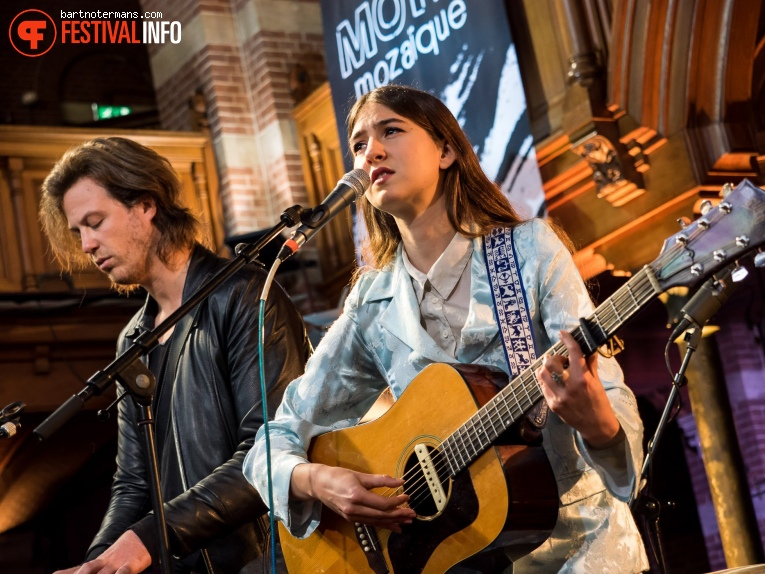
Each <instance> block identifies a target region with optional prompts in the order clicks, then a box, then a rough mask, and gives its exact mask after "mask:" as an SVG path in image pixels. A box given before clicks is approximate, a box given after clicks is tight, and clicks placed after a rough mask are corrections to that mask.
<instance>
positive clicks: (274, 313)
mask: <svg viewBox="0 0 765 574" xmlns="http://www.w3.org/2000/svg"><path fill="white" fill-rule="evenodd" d="M224 264H225V260H224V259H221V258H219V257H217V256H216V255H215V254H213V253H212V252H210V251H208V250H207V249H205V248H203V247H201V246H197V247H196V248H195V249H194V252H193V254H192V258H191V263H190V266H189V272H188V275H187V278H186V284H185V285H184V290H183V299H184V300H186V299H187V297H188V296H189V295H190V294H192V293H193V292H194V291H195V290H196V288H197V287H198V286H199V285H200V284H201V283H202V282H203V281H204V280H205V279H206V278H207V277H208V276H209V275H211V274H212V273H214V272H215V271H217V270H218V269H220V268H221V267H222V266H223V265H224ZM264 280H265V273H264V272H263V271H262V270H260V269H257V268H256V267H255V266H254V265H248V266H245V268H243V269H241V270H239V271H238V272H237V273H236V274H235V275H234V276H233V277H231V278H229V279H228V280H227V281H226V282H225V283H224V284H223V285H221V286H220V287H219V288H218V289H217V290H216V291H215V292H214V293H213V294H212V295H211V296H210V297H209V298H208V299H207V300H205V301H203V302H202V303H201V304H200V305H199V307H197V309H196V313H195V314H194V319H193V322H192V323H191V327H190V329H189V331H188V335H187V337H186V340H185V344H184V345H183V348H182V350H181V352H180V356H179V359H178V363H177V370H176V376H175V379H174V382H173V385H172V396H171V402H170V404H169V408H168V409H167V411H166V412H168V413H169V417H168V420H166V421H165V427H166V429H167V430H166V432H167V436H165V437H159V438H158V440H160V441H161V440H163V439H164V444H165V448H164V449H163V451H162V452H161V453H160V460H159V464H160V471H161V473H162V475H161V478H162V491H163V496H164V500H165V514H166V519H167V524H168V534H169V538H170V550H171V553H172V554H173V555H175V556H177V557H188V556H189V555H191V557H190V558H187V561H191V562H193V563H196V564H197V566H196V567H195V570H197V569H198V568H199V564H201V563H202V561H207V560H209V562H210V563H212V570H213V572H214V573H215V574H224V573H225V574H229V573H237V572H241V573H248V574H249V573H254V572H260V571H261V567H262V563H263V560H262V558H260V556H261V554H262V551H263V549H264V547H265V546H266V535H267V521H264V520H263V518H262V515H263V514H264V513H265V512H266V510H267V508H266V506H265V504H264V503H263V501H262V500H261V498H260V495H259V494H258V493H257V491H256V490H255V489H254V488H253V487H252V486H250V485H249V484H248V482H247V481H246V480H245V478H244V476H243V475H242V461H243V460H244V457H245V455H246V454H247V451H248V450H249V449H250V447H251V446H252V444H253V441H254V439H255V433H256V432H257V430H258V428H260V425H261V424H262V422H263V416H262V405H261V393H260V378H259V369H258V328H257V326H258V305H259V298H260V294H261V289H262V286H263V283H264ZM155 312H156V302H155V301H154V300H153V299H152V298H151V297H149V298H148V299H147V302H146V305H144V307H143V309H141V311H139V312H138V313H137V314H136V315H135V316H134V317H133V319H132V320H131V321H130V322H129V323H128V324H127V326H126V327H125V329H124V330H123V331H122V333H121V335H120V338H119V343H118V352H120V353H121V352H123V351H124V350H125V349H126V348H127V347H128V346H129V345H130V344H131V343H132V340H133V339H134V338H135V337H136V336H137V335H139V334H140V333H141V332H143V331H144V330H146V329H149V328H152V327H153V326H154V313H155ZM179 327H180V324H179V325H176V327H175V332H174V333H173V335H172V337H171V338H170V340H169V342H168V344H169V345H172V344H173V343H174V341H173V339H174V338H175V337H176V335H178V334H179V333H182V332H183V329H179ZM265 332H266V336H265V342H264V348H265V371H266V385H267V388H268V389H269V396H268V406H269V413H270V416H273V413H274V411H275V410H276V407H277V406H278V404H279V402H280V400H281V397H282V393H283V392H284V389H285V387H286V386H287V384H288V383H289V382H290V381H292V380H293V379H295V378H296V377H298V376H299V375H301V374H302V373H303V367H304V365H305V361H306V360H307V358H308V354H309V353H310V349H311V347H310V343H309V342H308V339H307V337H306V334H305V328H304V325H303V322H302V320H301V318H300V315H299V313H298V311H297V310H296V309H295V307H294V305H293V304H292V302H291V301H290V299H289V298H288V297H287V295H286V294H285V293H284V291H283V290H282V289H281V288H280V287H279V286H278V285H276V284H274V285H273V286H272V288H271V291H270V293H269V296H268V302H267V305H266V312H265ZM176 344H177V342H176ZM170 348H172V347H170ZM169 353H170V354H169V356H172V352H169ZM166 369H170V365H169V362H168V365H166ZM168 372H170V371H168ZM158 396H159V394H158ZM161 400H162V401H165V400H167V397H164V398H162V399H161ZM155 402H156V397H155ZM161 412H163V411H162V410H160V413H161ZM138 415H139V410H138V408H137V407H136V406H135V405H134V403H133V401H132V400H124V401H122V402H121V403H120V407H119V436H118V441H119V442H118V454H117V472H116V474H115V477H114V483H113V485H112V496H111V501H110V503H109V508H108V510H107V512H106V516H105V517H104V520H103V523H102V525H101V529H100V531H99V532H98V534H97V535H96V537H95V539H94V540H93V543H92V545H91V548H90V550H89V551H88V558H89V559H92V558H93V557H95V556H97V555H98V554H100V553H101V552H103V551H104V550H105V549H106V548H107V547H108V546H109V545H110V544H112V543H113V542H114V541H115V540H116V539H117V538H119V536H120V535H121V534H122V533H123V532H125V531H126V530H127V529H132V530H133V531H134V532H135V533H136V534H138V536H139V538H141V540H142V541H143V542H144V544H145V545H146V546H147V548H148V549H149V551H150V553H152V558H153V563H154V564H156V562H157V548H158V541H157V540H156V536H155V531H154V520H153V514H150V515H148V516H147V513H148V512H150V511H151V497H150V491H149V488H148V482H147V465H146V463H145V456H144V450H145V448H144V441H143V435H142V434H141V433H139V431H138V426H137V424H136V420H137V417H138ZM160 416H161V415H160ZM157 428H161V421H158V423H157ZM201 549H206V551H205V552H203V553H202V554H201V555H199V556H198V555H194V553H195V552H197V551H199V550H201ZM205 554H206V556H205ZM207 568H208V570H209V569H210V567H209V565H208V567H207ZM210 574H212V572H211V573H210Z"/></svg>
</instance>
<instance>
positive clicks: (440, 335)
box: [401, 233, 473, 357]
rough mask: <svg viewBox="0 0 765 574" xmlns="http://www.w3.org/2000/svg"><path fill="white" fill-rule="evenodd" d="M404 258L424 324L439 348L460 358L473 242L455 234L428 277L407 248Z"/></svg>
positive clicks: (402, 251) (404, 251)
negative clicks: (411, 257) (410, 255)
mask: <svg viewBox="0 0 765 574" xmlns="http://www.w3.org/2000/svg"><path fill="white" fill-rule="evenodd" d="M401 255H402V260H403V263H404V268H405V269H406V271H407V273H409V275H410V277H411V278H412V287H413V288H414V294H415V297H416V298H417V302H418V303H419V305H420V324H421V325H422V327H423V329H425V331H427V333H428V335H430V336H431V338H432V339H433V341H435V343H436V345H438V346H439V347H441V349H443V350H444V351H445V352H446V353H447V354H448V355H449V356H451V357H456V356H457V343H458V341H459V340H460V335H461V334H462V328H463V327H464V325H465V321H466V320H467V316H468V308H469V306H470V272H469V271H468V272H467V273H466V272H465V270H466V269H467V268H468V262H469V261H470V258H471V257H472V255H473V241H472V240H471V239H469V238H467V237H465V236H464V235H462V234H461V233H455V234H454V238H453V239H452V240H451V242H450V243H449V245H447V246H446V249H444V252H443V253H442V254H441V256H440V257H439V258H438V259H437V260H436V262H435V263H434V264H433V266H432V267H431V268H430V270H429V271H428V273H427V274H425V273H423V272H422V271H420V270H419V269H416V268H415V267H414V265H412V263H411V262H410V261H409V258H408V257H407V255H406V249H402V250H401Z"/></svg>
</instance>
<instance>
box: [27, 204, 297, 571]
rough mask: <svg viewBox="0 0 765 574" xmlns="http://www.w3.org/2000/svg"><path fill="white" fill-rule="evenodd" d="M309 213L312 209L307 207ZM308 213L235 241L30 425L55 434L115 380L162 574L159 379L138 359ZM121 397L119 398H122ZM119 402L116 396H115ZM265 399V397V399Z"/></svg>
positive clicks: (165, 567) (165, 561) (165, 543)
mask: <svg viewBox="0 0 765 574" xmlns="http://www.w3.org/2000/svg"><path fill="white" fill-rule="evenodd" d="M308 213H309V214H310V210H309V211H308ZM305 215H306V210H304V209H303V208H302V207H300V206H299V205H294V206H292V207H290V208H288V209H287V210H285V211H284V213H282V215H281V216H280V221H279V223H277V224H276V225H275V226H273V227H272V228H271V229H270V230H268V232H267V233H265V234H264V235H263V236H261V237H260V239H259V240H258V241H257V242H255V243H252V244H239V245H237V246H236V257H235V258H234V259H232V260H231V261H230V262H229V263H228V264H226V266H225V267H223V268H222V269H221V270H220V271H219V272H218V273H216V274H215V275H213V276H212V277H210V278H209V279H208V280H207V281H205V283H204V284H202V285H201V286H200V287H199V289H197V291H196V292H195V293H193V294H192V295H191V296H190V297H189V299H188V300H187V301H185V302H184V303H182V304H181V306H180V307H178V309H176V310H175V311H174V312H173V313H172V314H171V315H170V316H169V317H167V319H165V320H164V321H162V322H161V323H160V324H159V325H157V326H156V327H155V328H154V329H152V330H151V331H147V332H145V333H143V334H141V335H140V336H138V337H137V338H136V339H135V341H134V342H133V344H132V345H130V347H128V348H127V349H126V350H125V352H124V353H122V354H121V355H120V356H119V357H117V358H116V359H115V360H114V361H112V362H111V363H110V364H109V365H108V366H107V367H105V368H104V370H102V371H97V372H96V373H95V374H94V375H92V376H91V377H90V378H89V379H88V380H87V381H86V383H85V388H84V389H82V390H81V391H80V392H79V393H77V394H76V395H72V396H71V397H70V398H69V399H68V400H67V401H66V402H65V403H64V404H62V405H61V406H60V407H59V408H58V409H56V410H55V411H54V412H53V413H52V414H51V415H50V416H49V417H48V418H46V419H45V420H44V421H43V422H42V423H40V424H39V425H38V426H37V428H35V429H34V431H33V434H34V435H35V436H36V437H37V438H38V439H39V440H44V439H47V438H48V437H50V436H51V435H52V434H53V433H55V432H56V431H57V430H58V429H59V428H61V427H62V426H63V425H64V424H65V423H66V422H68V421H69V420H70V419H72V418H73V417H74V415H76V414H77V413H78V412H80V411H81V410H82V409H83V408H84V407H85V403H86V402H87V401H88V400H90V399H91V398H93V396H95V395H100V394H102V393H103V392H104V391H105V390H107V389H109V388H110V387H111V386H112V385H113V384H114V383H115V382H119V383H120V384H121V385H122V386H123V387H124V388H125V389H126V392H127V394H129V395H130V396H131V397H132V398H133V400H134V401H135V403H136V404H137V405H139V406H140V407H141V413H142V416H143V418H142V420H140V421H139V423H138V424H139V426H142V427H143V428H144V433H143V434H144V442H145V445H146V456H147V462H148V465H149V473H150V480H149V485H150V490H151V499H152V507H153V509H154V519H155V524H156V528H157V534H158V538H159V541H160V544H159V553H160V558H159V562H160V567H161V569H162V574H171V572H172V565H171V564H172V563H171V557H170V545H169V540H168V536H167V523H166V521H165V512H164V505H163V501H162V491H161V488H160V477H159V469H158V464H157V449H156V439H155V436H154V419H153V417H152V412H151V404H152V400H153V398H154V390H155V389H156V386H157V381H156V379H155V377H154V375H153V374H152V373H151V371H150V370H149V369H148V367H146V365H144V364H143V363H142V362H141V361H140V360H139V357H141V356H142V355H147V354H148V353H149V352H151V350H152V349H154V348H155V347H156V346H157V345H158V344H159V339H160V337H161V336H162V335H163V334H164V333H166V332H167V331H168V330H170V329H171V328H172V327H173V326H174V325H175V324H176V323H178V321H180V320H181V319H182V318H183V317H184V316H185V315H187V314H188V313H189V312H190V311H191V310H192V309H194V308H195V307H196V306H197V305H198V304H199V303H200V302H201V301H203V300H204V299H206V298H207V297H208V296H209V295H210V293H212V292H213V291H214V290H215V289H217V288H218V286H219V285H220V284H221V283H223V282H224V281H225V280H226V279H228V278H229V277H231V276H232V275H234V273H236V272H237V271H238V270H239V269H241V268H242V267H244V266H245V265H246V264H248V263H252V262H253V261H254V260H255V259H257V257H258V255H259V254H260V251H261V249H262V248H263V247H264V246H265V245H266V244H268V243H269V242H270V241H271V240H272V239H274V238H275V237H276V236H277V235H279V233H281V231H282V230H283V229H284V228H286V227H294V226H295V225H297V224H298V223H300V221H301V219H302V218H303V217H304V216H305ZM120 398H122V397H120ZM117 400H118V401H119V400H120V399H117ZM263 400H265V397H263Z"/></svg>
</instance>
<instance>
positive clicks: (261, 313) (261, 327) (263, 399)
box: [258, 259, 282, 574]
mask: <svg viewBox="0 0 765 574" xmlns="http://www.w3.org/2000/svg"><path fill="white" fill-rule="evenodd" d="M281 263H282V262H281V260H279V259H276V260H275V261H274V264H273V265H272V266H271V270H270V271H269V272H268V277H266V282H265V284H264V285H263V292H262V294H261V295H260V304H259V305H258V370H259V373H260V403H261V406H262V407H263V429H264V432H265V436H266V476H267V479H268V524H269V527H270V528H271V540H270V542H271V572H272V574H276V519H275V518H274V484H273V479H272V476H271V430H270V428H269V425H268V401H267V396H268V393H267V389H266V369H265V363H264V359H263V356H264V354H265V351H264V345H263V341H264V340H265V337H266V330H265V324H264V323H265V312H266V299H268V293H269V291H270V290H271V284H272V283H273V282H274V277H275V276H276V270H277V269H278V268H279V265H281Z"/></svg>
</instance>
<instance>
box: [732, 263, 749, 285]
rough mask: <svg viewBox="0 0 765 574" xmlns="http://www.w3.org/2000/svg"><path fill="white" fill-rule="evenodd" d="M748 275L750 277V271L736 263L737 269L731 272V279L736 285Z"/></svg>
mask: <svg viewBox="0 0 765 574" xmlns="http://www.w3.org/2000/svg"><path fill="white" fill-rule="evenodd" d="M747 275H749V271H747V269H746V267H741V265H739V264H738V262H736V268H735V269H734V270H733V271H731V273H730V279H731V281H733V282H734V283H738V282H739V281H743V280H744V279H746V276H747Z"/></svg>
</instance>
